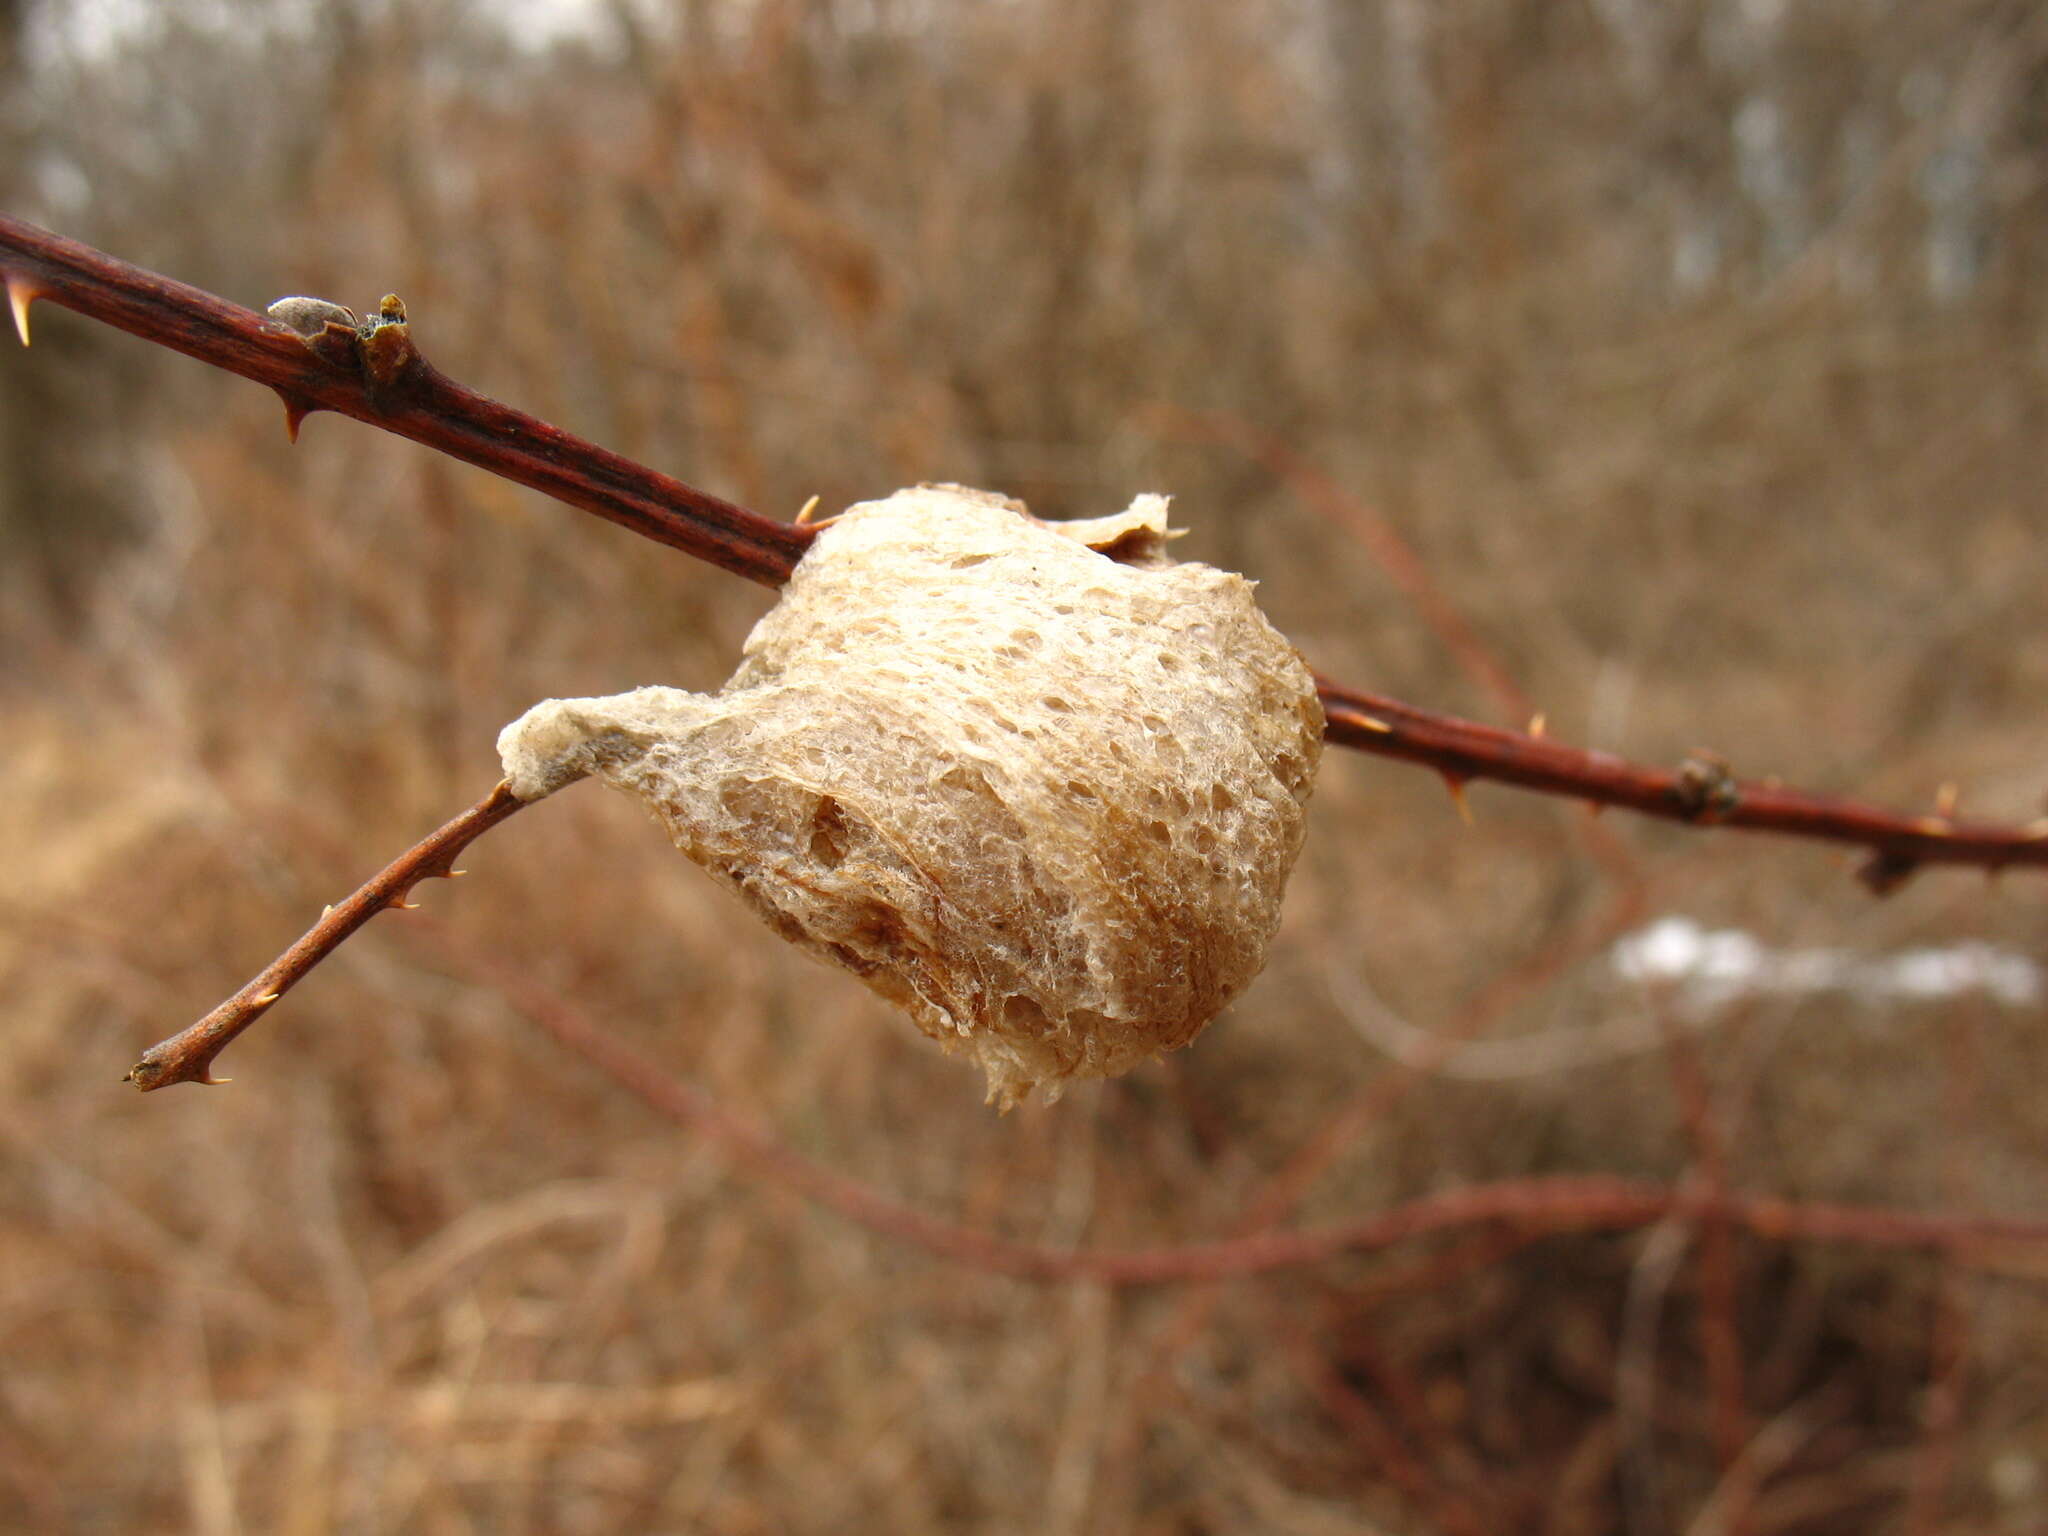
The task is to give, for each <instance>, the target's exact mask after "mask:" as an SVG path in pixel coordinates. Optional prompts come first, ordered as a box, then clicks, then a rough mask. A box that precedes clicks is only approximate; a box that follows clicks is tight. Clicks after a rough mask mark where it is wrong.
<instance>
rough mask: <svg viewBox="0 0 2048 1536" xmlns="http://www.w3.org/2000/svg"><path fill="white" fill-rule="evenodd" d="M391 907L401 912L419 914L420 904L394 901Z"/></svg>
mask: <svg viewBox="0 0 2048 1536" xmlns="http://www.w3.org/2000/svg"><path fill="white" fill-rule="evenodd" d="M391 905H392V906H393V907H395V908H396V909H397V910H398V911H400V912H417V911H418V910H419V905H420V904H419V903H418V902H416V901H394V902H392V903H391Z"/></svg>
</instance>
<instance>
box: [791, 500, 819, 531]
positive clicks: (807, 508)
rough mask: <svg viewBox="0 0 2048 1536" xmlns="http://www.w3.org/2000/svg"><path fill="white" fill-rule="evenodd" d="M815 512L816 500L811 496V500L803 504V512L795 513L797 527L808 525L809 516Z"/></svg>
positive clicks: (816, 508)
mask: <svg viewBox="0 0 2048 1536" xmlns="http://www.w3.org/2000/svg"><path fill="white" fill-rule="evenodd" d="M817 510H818V498H817V497H815V496H813V497H812V498H811V499H810V500H809V501H807V502H805V503H804V505H803V510H802V511H801V512H799V513H797V515H796V520H797V523H798V524H799V525H802V524H804V523H808V522H809V521H810V520H811V514H812V513H813V512H815V511H817Z"/></svg>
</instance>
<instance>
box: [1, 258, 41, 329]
mask: <svg viewBox="0 0 2048 1536" xmlns="http://www.w3.org/2000/svg"><path fill="white" fill-rule="evenodd" d="M42 296H43V295H42V290H41V289H39V288H37V287H36V285H35V284H34V283H31V282H30V281H29V280H28V279H27V278H25V277H17V276H15V275H14V274H13V273H12V272H10V273H8V274H7V304H8V307H9V308H10V309H12V310H13V311H14V333H15V334H16V335H17V336H19V337H20V338H21V344H22V345H23V346H24V347H25V346H27V345H28V307H29V305H31V304H33V303H35V301H36V300H37V299H39V298H41V297H42Z"/></svg>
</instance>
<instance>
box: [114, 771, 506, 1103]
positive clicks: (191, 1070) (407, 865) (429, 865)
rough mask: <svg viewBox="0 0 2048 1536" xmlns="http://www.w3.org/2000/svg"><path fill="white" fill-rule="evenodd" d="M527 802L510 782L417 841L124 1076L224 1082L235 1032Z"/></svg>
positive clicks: (452, 871)
mask: <svg viewBox="0 0 2048 1536" xmlns="http://www.w3.org/2000/svg"><path fill="white" fill-rule="evenodd" d="M526 804H527V802H526V801H524V800H521V799H520V798H519V797H518V796H517V795H515V794H513V793H512V791H511V789H510V788H508V787H507V786H506V785H504V784H500V785H498V787H497V788H495V789H493V790H492V791H491V792H490V793H489V794H488V795H485V796H484V797H483V799H481V800H479V801H478V802H477V803H476V804H475V805H472V806H471V807H470V808H469V809H468V810H466V811H464V812H463V813H462V814H461V815H460V816H457V817H456V818H455V819H454V820H453V821H451V822H449V823H447V824H446V825H445V826H443V827H441V828H440V829H439V830H437V831H435V832H434V833H432V834H431V835H430V836H428V837H426V838H423V839H422V840H421V841H419V842H417V843H415V844H413V846H412V847H410V848H408V849H406V851H405V852H404V853H401V854H400V855H399V856H398V857H397V858H395V859H393V860H392V861H391V862H390V863H389V864H387V865H385V866H384V867H383V868H382V869H380V870H378V871H377V873H376V874H374V875H372V876H371V877H370V878H369V879H368V880H367V881H365V882H364V883H363V884H362V885H361V886H359V887H358V888H357V889H356V891H355V893H354V894H353V895H351V896H349V897H347V898H346V899H345V900H342V901H340V902H337V903H336V904H335V905H333V906H331V907H329V908H327V910H326V911H324V912H322V913H321V914H320V921H319V922H317V923H315V924H314V925H313V926H312V927H311V928H309V929H307V930H306V932H305V934H304V935H303V936H302V937H301V938H300V939H299V941H298V943H296V944H294V945H292V947H291V948H290V949H288V950H286V951H285V952H284V953H283V954H281V955H279V956H278V957H277V958H276V959H275V960H273V961H271V962H270V964H269V965H267V966H265V967H264V968H263V970H262V971H261V972H259V973H258V974H257V976H256V978H255V979H254V980H253V981H251V982H250V983H249V984H248V985H247V986H245V987H243V988H242V990H241V991H239V992H237V993H236V994H235V995H234V996H233V997H231V998H229V999H228V1000H227V1001H226V1002H224V1003H222V1004H221V1005H220V1006H219V1007H218V1008H216V1009H214V1010H213V1012H211V1013H209V1014H208V1015H207V1016H206V1017H205V1018H203V1019H201V1020H200V1021H199V1022H198V1023H196V1024H192V1025H189V1026H187V1027H186V1028H185V1029H182V1030H180V1031H179V1032H178V1033H177V1034H175V1035H173V1036H171V1038H170V1039H168V1040H165V1041H162V1042H161V1043H159V1044H157V1045H153V1046H151V1047H150V1048H149V1049H148V1050H147V1051H145V1052H144V1053H143V1056H142V1060H140V1061H138V1062H137V1063H135V1065H134V1066H132V1067H130V1068H129V1069H128V1072H127V1075H126V1076H124V1077H123V1078H122V1079H121V1081H122V1082H124V1083H133V1084H134V1085H135V1086H136V1087H137V1088H140V1089H141V1090H142V1091H143V1092H144V1093H148V1092H149V1091H150V1089H152V1088H165V1087H168V1086H169V1085H170V1084H172V1083H207V1084H212V1083H224V1082H227V1081H228V1079H227V1078H224V1077H215V1076H214V1075H213V1071H212V1067H213V1058H214V1057H216V1056H218V1055H219V1054H220V1053H221V1052H222V1051H223V1050H224V1049H226V1048H227V1046H228V1045H229V1044H230V1043H231V1042H232V1041H233V1040H234V1038H235V1037H236V1036H237V1035H239V1034H241V1032H242V1031H243V1030H245V1029H247V1028H248V1027H249V1026H250V1025H251V1024H254V1023H255V1022H256V1020H257V1019H258V1018H260V1017H261V1016H262V1015H263V1013H264V1012H265V1011H266V1010H267V1009H268V1008H269V1007H270V1005H271V1004H273V1003H275V1002H276V1001H277V1000H278V999H279V998H280V997H282V996H284V994H285V993H287V992H289V991H290V990H291V989H292V988H293V987H295V986H297V985H298V983H299V982H300V981H301V980H303V979H304V977H305V975H306V973H307V972H308V971H310V970H312V969H313V967H314V966H316V965H318V964H319V963H320V962H321V961H322V960H325V959H326V958H327V957H328V956H329V955H330V954H332V953H333V952H334V951H335V950H336V949H337V948H339V947H340V945H341V943H342V941H343V940H344V939H346V938H348V936H349V935H350V934H352V933H354V932H355V931H356V930H357V929H358V928H360V927H362V926H363V924H365V923H367V922H368V921H369V920H370V919H371V918H373V917H375V916H376V915H377V914H378V913H379V912H382V911H383V910H384V909H385V908H387V907H397V908H399V909H400V910H404V909H405V908H407V907H409V906H412V905H414V903H411V902H408V901H407V900H406V898H407V897H408V896H410V895H411V894H412V888H413V887H414V886H415V885H417V884H419V883H420V881H422V880H430V879H434V878H436V877H439V878H441V879H444V880H452V879H454V878H455V877H456V876H457V875H460V874H462V873H463V871H462V870H459V869H457V868H456V867H455V861H456V859H458V858H460V857H461V856H462V850H463V849H465V848H467V847H468V846H469V845H470V844H471V843H473V842H474V841H476V839H478V838H479V837H481V836H483V835H484V833H486V832H488V831H490V830H491V828H493V827H495V826H496V825H497V824H498V823H499V822H501V821H503V820H505V819H506V818H507V817H509V816H510V815H512V813H513V812H514V811H517V810H519V809H520V808H521V807H523V806H524V805H526Z"/></svg>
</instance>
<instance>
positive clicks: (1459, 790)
mask: <svg viewBox="0 0 2048 1536" xmlns="http://www.w3.org/2000/svg"><path fill="white" fill-rule="evenodd" d="M1439 776H1440V777H1441V778H1442V779H1443V781H1444V788H1445V789H1446V790H1448V791H1449V792H1450V796H1451V804H1453V805H1455V806H1456V807H1457V808H1458V820H1460V821H1462V822H1464V823H1465V825H1466V826H1468V827H1469V826H1471V825H1472V802H1471V801H1469V800H1467V799H1466V798H1465V776H1464V775H1463V774H1462V773H1443V774H1441V775H1439Z"/></svg>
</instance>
